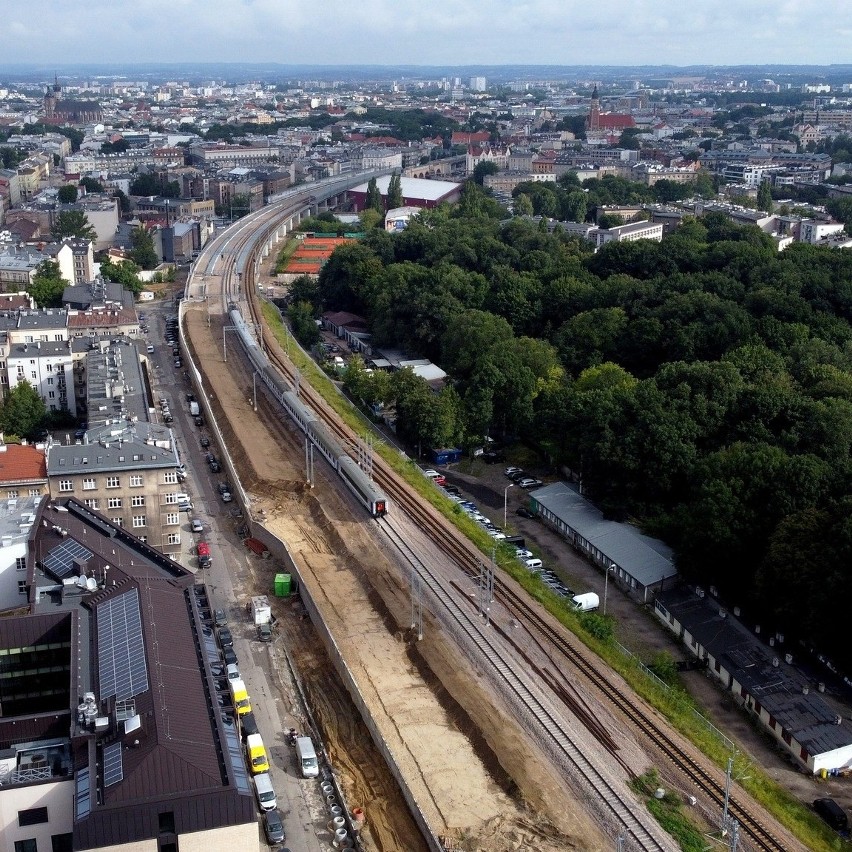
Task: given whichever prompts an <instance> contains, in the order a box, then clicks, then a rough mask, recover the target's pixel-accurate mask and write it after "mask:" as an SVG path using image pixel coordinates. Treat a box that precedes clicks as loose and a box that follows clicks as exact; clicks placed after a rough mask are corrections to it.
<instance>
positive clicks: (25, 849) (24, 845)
mask: <svg viewBox="0 0 852 852" xmlns="http://www.w3.org/2000/svg"><path fill="white" fill-rule="evenodd" d="M15 852H38V843H36V839H35V837H30V838H29V839H27V840H16V841H15Z"/></svg>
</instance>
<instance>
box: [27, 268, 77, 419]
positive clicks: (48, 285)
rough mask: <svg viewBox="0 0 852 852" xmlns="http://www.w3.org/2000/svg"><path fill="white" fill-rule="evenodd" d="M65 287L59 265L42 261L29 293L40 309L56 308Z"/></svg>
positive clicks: (66, 283) (59, 303) (58, 305)
mask: <svg viewBox="0 0 852 852" xmlns="http://www.w3.org/2000/svg"><path fill="white" fill-rule="evenodd" d="M67 286H68V282H67V281H66V280H65V279H64V278H63V277H62V274H61V273H60V271H59V264H58V263H55V262H54V261H52V260H43V261H42V262H41V263H40V264H39V265H38V268H37V269H36V274H35V276H34V277H33V283H32V284H30V286H29V293H30V295H31V296H32V297H33V299H35V302H36V304H37V305H38V306H39V307H40V308H58V307H60V306H61V305H62V293H63V292H64V290H65V288H66V287H67ZM19 434H20V433H19Z"/></svg>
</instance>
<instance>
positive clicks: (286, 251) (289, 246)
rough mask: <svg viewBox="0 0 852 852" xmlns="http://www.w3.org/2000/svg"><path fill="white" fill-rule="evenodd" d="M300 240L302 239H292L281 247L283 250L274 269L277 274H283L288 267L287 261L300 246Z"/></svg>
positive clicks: (279, 253)
mask: <svg viewBox="0 0 852 852" xmlns="http://www.w3.org/2000/svg"><path fill="white" fill-rule="evenodd" d="M300 242H301V240H292V239H291V240H287V241H286V242H285V243H284V245H283V246H282V247H281V251H279V252H278V259H277V260H276V261H275V269H274V270H273V272H274V274H275V275H281V274H283V272H284V270H285V269H286V268H287V263H288V262H289V260H290V258H291V257H292V256H293V253H294V252H295V251H296V249H297V248H298V247H299V243H300Z"/></svg>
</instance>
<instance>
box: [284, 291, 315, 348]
mask: <svg viewBox="0 0 852 852" xmlns="http://www.w3.org/2000/svg"><path fill="white" fill-rule="evenodd" d="M287 319H288V320H289V321H290V328H292V329H293V336H294V337H295V338H296V340H298V341H299V343H301V344H302V345H303V346H305V347H307V348H310V347H311V346H313V345H314V344H315V343H318V342H319V340H320V336H321V335H320V331H319V328H317V324H316V317H315V309H314V306H313V305H312V304H311V303H310V302H294V303H293V304H291V305H290V307H289V308H288V309H287Z"/></svg>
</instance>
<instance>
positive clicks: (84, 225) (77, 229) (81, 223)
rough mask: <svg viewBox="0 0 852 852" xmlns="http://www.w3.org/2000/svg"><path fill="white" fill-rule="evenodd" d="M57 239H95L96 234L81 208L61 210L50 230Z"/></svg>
mask: <svg viewBox="0 0 852 852" xmlns="http://www.w3.org/2000/svg"><path fill="white" fill-rule="evenodd" d="M51 233H52V234H53V236H54V237H55V238H56V239H57V240H64V239H65V238H66V237H75V238H77V239H81V240H92V241H93V242H94V241H95V240H97V238H98V234H97V232H96V231H95V229H94V227H93V226H92V224H91V222H89V217H88V216H86V214H85V213H84V212H83V211H82V210H63V211H62V212H61V213H60V214H59V215H58V216H57V217H56V221H55V222H54V224H53V230H52V232H51Z"/></svg>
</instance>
